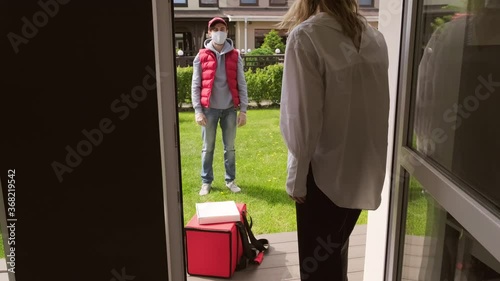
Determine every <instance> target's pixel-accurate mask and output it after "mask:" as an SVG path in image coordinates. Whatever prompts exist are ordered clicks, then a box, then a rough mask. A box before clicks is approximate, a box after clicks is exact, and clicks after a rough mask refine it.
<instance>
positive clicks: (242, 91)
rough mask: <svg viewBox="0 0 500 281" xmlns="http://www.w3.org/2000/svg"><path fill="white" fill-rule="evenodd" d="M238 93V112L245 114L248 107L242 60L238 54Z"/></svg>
mask: <svg viewBox="0 0 500 281" xmlns="http://www.w3.org/2000/svg"><path fill="white" fill-rule="evenodd" d="M238 91H239V96H240V111H241V112H247V107H248V92H247V82H246V80H245V70H244V66H243V58H242V57H241V55H240V54H238Z"/></svg>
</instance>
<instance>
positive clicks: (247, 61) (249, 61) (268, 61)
mask: <svg viewBox="0 0 500 281" xmlns="http://www.w3.org/2000/svg"><path fill="white" fill-rule="evenodd" d="M241 57H242V58H243V64H244V66H245V68H244V69H245V71H247V70H248V69H253V70H255V69H256V68H263V67H266V66H268V65H273V64H277V63H283V61H284V59H285V55H282V54H280V55H265V56H264V55H261V56H246V55H244V54H242V55H241ZM194 58H195V57H194V56H178V57H176V65H177V66H180V67H186V66H193V60H194Z"/></svg>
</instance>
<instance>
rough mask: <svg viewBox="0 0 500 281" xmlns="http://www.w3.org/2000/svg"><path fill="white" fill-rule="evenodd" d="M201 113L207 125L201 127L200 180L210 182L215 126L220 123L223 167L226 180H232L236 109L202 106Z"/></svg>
mask: <svg viewBox="0 0 500 281" xmlns="http://www.w3.org/2000/svg"><path fill="white" fill-rule="evenodd" d="M203 114H205V117H206V118H207V125H206V126H205V127H203V126H202V127H201V137H202V139H203V149H202V152H201V180H202V182H203V183H212V181H213V180H214V171H213V168H212V163H213V161H214V149H215V137H216V134H217V126H218V123H220V127H221V129H222V143H223V144H224V167H225V169H226V175H225V179H226V182H230V181H233V180H234V179H235V176H236V153H235V150H234V141H235V139H236V127H237V126H236V122H237V121H236V109H234V108H228V109H213V108H203Z"/></svg>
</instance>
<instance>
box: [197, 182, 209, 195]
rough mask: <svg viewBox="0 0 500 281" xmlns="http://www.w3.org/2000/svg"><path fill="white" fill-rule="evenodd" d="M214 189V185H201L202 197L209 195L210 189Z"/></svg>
mask: <svg viewBox="0 0 500 281" xmlns="http://www.w3.org/2000/svg"><path fill="white" fill-rule="evenodd" d="M211 188H212V185H211V184H209V183H204V184H202V185H201V189H200V193H199V194H200V195H201V196H203V195H207V194H208V193H209V192H210V189H211Z"/></svg>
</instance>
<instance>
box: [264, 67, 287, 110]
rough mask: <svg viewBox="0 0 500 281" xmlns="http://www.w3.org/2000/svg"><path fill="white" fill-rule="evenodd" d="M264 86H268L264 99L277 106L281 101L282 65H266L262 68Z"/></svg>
mask: <svg viewBox="0 0 500 281" xmlns="http://www.w3.org/2000/svg"><path fill="white" fill-rule="evenodd" d="M264 72H265V73H266V80H267V81H266V85H267V86H268V88H267V90H266V93H267V96H266V99H267V100H270V101H271V102H272V103H275V104H278V103H279V102H280V100H281V83H282V80H283V64H273V65H268V66H266V67H265V68H264Z"/></svg>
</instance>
